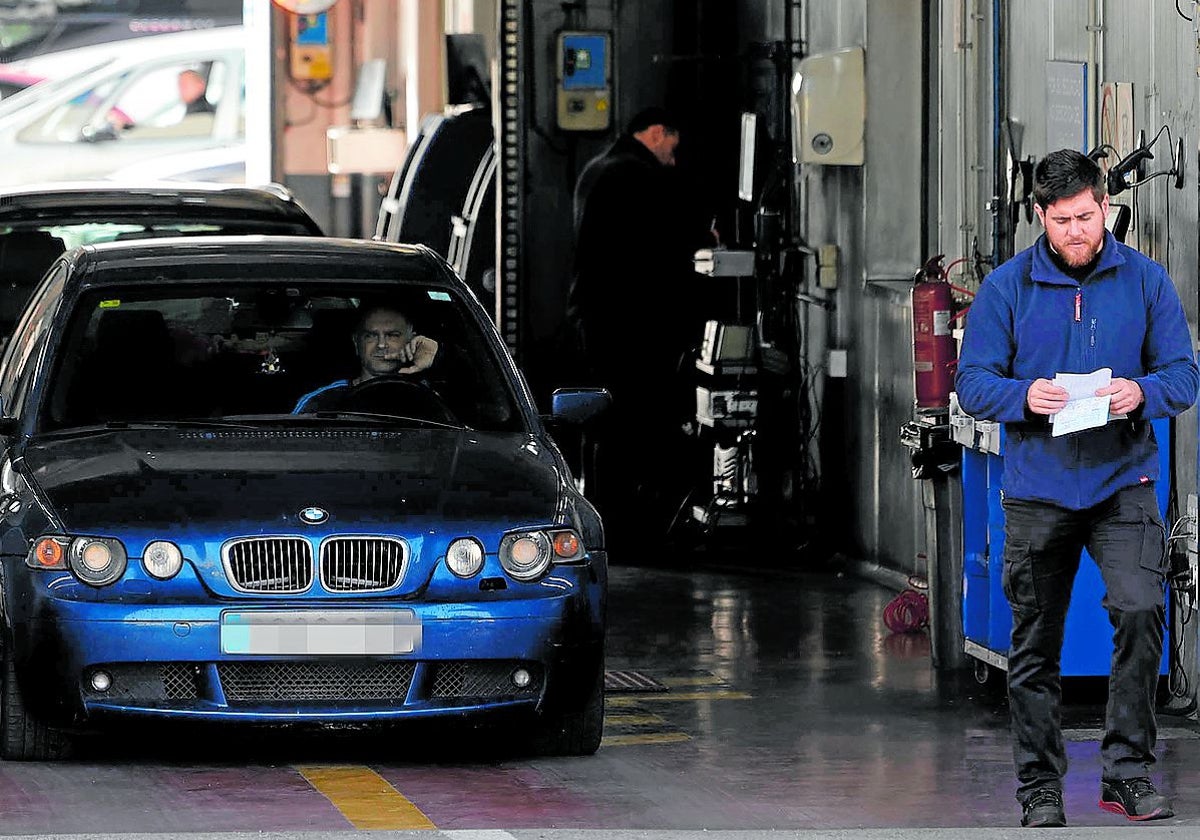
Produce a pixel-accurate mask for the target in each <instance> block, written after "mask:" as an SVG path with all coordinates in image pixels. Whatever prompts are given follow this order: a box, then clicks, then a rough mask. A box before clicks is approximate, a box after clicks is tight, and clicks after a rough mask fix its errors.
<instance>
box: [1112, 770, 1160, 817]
mask: <svg viewBox="0 0 1200 840" xmlns="http://www.w3.org/2000/svg"><path fill="white" fill-rule="evenodd" d="M1100 807H1101V808H1103V809H1104V810H1105V811H1112V812H1113V813H1114V814H1121V815H1122V816H1125V817H1129V819H1131V820H1139V821H1140V820H1165V819H1166V818H1167V817H1173V816H1175V812H1174V811H1173V810H1171V803H1170V801H1169V800H1168V799H1167V797H1165V796H1163V795H1162V794H1161V793H1159V792H1158V789H1157V788H1155V787H1154V783H1153V782H1151V781H1150V780H1149V779H1147V778H1146V777H1145V776H1142V777H1140V778H1137V779H1104V780H1102V781H1101V782H1100Z"/></svg>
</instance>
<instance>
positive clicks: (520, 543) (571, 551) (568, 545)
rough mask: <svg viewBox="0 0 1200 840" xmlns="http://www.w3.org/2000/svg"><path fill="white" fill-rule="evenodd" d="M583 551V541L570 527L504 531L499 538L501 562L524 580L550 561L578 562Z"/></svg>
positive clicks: (536, 574) (535, 575)
mask: <svg viewBox="0 0 1200 840" xmlns="http://www.w3.org/2000/svg"><path fill="white" fill-rule="evenodd" d="M583 553H584V552H583V541H582V540H580V539H579V534H578V533H576V532H575V531H574V530H573V529H571V528H555V529H553V530H547V531H523V532H519V533H514V534H505V535H504V538H503V539H502V540H500V565H501V566H503V567H504V570H505V571H506V572H508V573H509V575H511V576H512V577H514V578H516V579H517V580H521V581H529V580H535V579H537V578H539V577H541V576H542V575H544V574H545V573H546V571H547V570H548V569H549V568H550V564H551V563H574V562H578V561H580V560H582V559H583Z"/></svg>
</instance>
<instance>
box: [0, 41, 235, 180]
mask: <svg viewBox="0 0 1200 840" xmlns="http://www.w3.org/2000/svg"><path fill="white" fill-rule="evenodd" d="M244 42H245V37H244V31H243V28H242V27H241V26H227V27H218V28H213V29H204V30H197V31H193V32H179V33H170V34H166V35H154V36H146V37H142V38H138V39H136V40H135V41H127V42H125V43H123V44H122V45H121V48H120V49H119V50H116V51H115V52H114V51H112V50H111V49H110V51H109V52H108V54H107V55H101V54H100V53H99V52H96V53H92V55H94V56H96V61H95V63H92V62H90V61H89V62H87V64H88V65H89V66H88V67H87V69H84V70H81V71H79V72H76V73H74V74H72V75H68V76H65V77H63V78H60V79H54V80H48V81H45V82H41V83H39V84H35V85H33V86H31V87H29V88H27V89H25V90H23V91H20V92H19V93H16V94H14V95H12V96H10V97H7V98H5V99H4V100H2V101H0V156H2V157H3V160H4V166H3V167H0V188H2V187H5V186H15V185H21V184H28V183H33V182H44V181H63V180H80V179H84V180H87V179H101V178H107V177H109V176H111V175H112V174H113V173H115V172H119V171H122V170H126V171H127V170H128V168H129V167H139V166H145V167H152V166H153V165H154V162H155V161H156V160H158V159H160V158H163V157H178V156H182V155H186V154H192V153H197V154H199V153H205V152H208V153H211V154H213V155H219V156H220V157H221V158H222V159H223V160H230V159H237V158H239V157H240V158H241V159H242V160H244V158H245V142H246V141H245V84H244V77H245V45H244ZM83 49H87V50H94V49H95V48H92V47H88V48H83ZM60 57H61V56H60ZM184 70H194V71H196V72H199V73H200V74H201V75H202V76H204V77H205V79H206V80H207V83H208V86H207V90H206V98H207V100H208V103H209V104H210V105H211V106H212V107H211V109H206V111H205V112H203V113H188V109H187V108H186V106H185V105H184V103H183V102H182V101H181V100H180V95H179V85H178V78H179V74H180V73H181V72H182V71H184Z"/></svg>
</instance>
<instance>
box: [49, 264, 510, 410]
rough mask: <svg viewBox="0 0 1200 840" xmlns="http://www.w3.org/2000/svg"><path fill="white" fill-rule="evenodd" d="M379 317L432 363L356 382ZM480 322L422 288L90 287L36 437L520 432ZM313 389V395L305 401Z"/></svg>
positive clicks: (375, 339)
mask: <svg viewBox="0 0 1200 840" xmlns="http://www.w3.org/2000/svg"><path fill="white" fill-rule="evenodd" d="M381 295H382V296H381ZM379 310H386V311H388V312H392V313H403V318H405V319H407V322H408V324H409V325H411V329H412V333H413V334H415V335H418V336H421V337H422V342H425V343H424V347H425V348H426V349H436V352H435V353H432V354H431V358H432V364H430V365H429V366H428V367H427V368H425V369H423V370H420V371H419V372H414V371H407V370H406V369H405V368H406V367H409V366H410V365H399V366H398V367H399V370H394V369H392V370H380V369H378V368H372V369H371V370H370V372H369V375H364V371H365V370H366V369H367V367H369V365H368V364H364V362H363V361H362V356H363V355H366V356H368V357H370V356H372V355H382V354H383V351H382V350H380V349H378V348H377V347H376V344H377V343H382V342H385V341H386V340H387V339H388V338H391V339H394V338H395V336H394V335H393V334H392V333H391V332H388V333H386V335H385V334H384V333H382V332H380V329H381V327H379V326H378V323H377V322H376V321H371V320H369V318H370V314H371V313H372V312H375V311H379ZM364 319H367V320H366V322H365V323H364ZM486 324H487V322H486V319H483V318H481V317H478V315H477V313H474V312H472V311H471V310H470V309H469V304H468V303H467V301H466V300H464V299H463V298H461V297H460V296H459V295H458V294H457V293H456V292H452V291H447V290H444V289H442V288H438V287H431V286H425V285H411V286H408V285H406V286H402V287H389V290H388V291H387V292H386V293H381V292H380V290H379V287H378V286H375V287H364V286H362V285H361V284H360V285H358V286H355V285H353V284H351V283H345V284H339V283H330V284H317V285H314V284H312V283H306V284H298V285H291V286H285V285H280V284H278V283H259V284H251V285H244V286H243V285H239V286H237V287H232V286H229V285H220V286H216V285H210V286H208V287H205V286H204V285H198V286H195V287H192V286H190V285H189V286H187V287H180V286H177V285H171V286H167V287H160V288H158V289H147V288H146V287H145V286H141V287H135V288H125V289H122V288H105V289H104V290H103V291H91V292H87V293H85V294H84V295H82V296H81V298H80V299H79V302H78V303H77V304H76V305H75V307H74V312H73V314H72V315H71V317H70V318H69V320H68V323H67V325H66V328H65V332H64V334H63V336H62V338H61V343H60V346H59V348H58V350H57V351H56V352H55V353H53V354H52V358H51V360H50V364H51V368H50V369H51V375H50V377H49V380H48V382H47V385H46V386H45V388H44V389H43V396H42V398H41V402H40V409H39V412H38V418H37V422H36V427H37V431H39V432H55V431H58V432H62V431H64V430H79V429H89V428H95V427H97V426H99V427H105V426H111V425H113V424H117V425H123V424H141V423H156V424H164V423H165V424H176V423H179V424H188V423H194V424H196V425H199V426H204V425H211V424H212V423H214V422H230V423H237V424H239V425H242V424H250V425H254V424H260V423H272V424H277V423H287V424H313V423H317V424H353V425H407V426H417V427H425V428H428V427H449V428H464V427H465V428H470V429H480V430H485V431H518V430H521V429H523V428H524V425H523V424H524V419H523V416H522V414H521V412H520V411H518V409H517V403H516V396H515V390H514V388H513V386H512V381H511V377H510V375H509V374H508V373H507V372H506V370H505V368H504V367H503V366H502V355H501V354H502V351H501V350H500V349H499V348H498V345H497V343H496V341H495V338H494V336H493V337H492V339H491V340H489V336H488V335H487V333H485V330H490V326H488V325H486ZM386 329H389V330H390V329H391V327H386ZM404 338H405V339H407V338H408V335H407V333H406V334H405V335H404ZM428 342H435V343H436V344H430V343H428ZM393 346H394V343H393ZM406 346H407V345H406ZM360 348H365V349H363V350H362V352H361V353H360ZM388 352H390V353H392V354H395V353H396V352H397V351H396V350H394V349H393V350H389V351H388ZM371 364H375V362H374V361H373V362H371ZM357 380H362V381H361V383H359V382H357ZM314 392H320V393H321V394H322V396H321V398H320V399H319V400H311V399H310V400H308V404H307V405H305V404H303V402H304V398H305V397H306V396H309V395H312V394H313V393H314Z"/></svg>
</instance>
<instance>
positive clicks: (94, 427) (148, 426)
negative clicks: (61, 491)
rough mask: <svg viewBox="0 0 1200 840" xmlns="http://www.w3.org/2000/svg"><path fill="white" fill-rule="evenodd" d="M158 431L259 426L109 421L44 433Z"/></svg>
mask: <svg viewBox="0 0 1200 840" xmlns="http://www.w3.org/2000/svg"><path fill="white" fill-rule="evenodd" d="M156 429H240V430H243V431H246V430H249V431H254V430H256V429H258V427H257V426H251V425H249V424H247V423H231V422H228V421H224V420H109V421H107V422H105V423H92V424H89V425H87V426H71V427H68V428H63V429H53V430H51V431H49V432H43V433H42V436H46V437H50V436H53V437H76V436H80V437H82V436H85V435H99V434H104V433H105V432H120V431H153V430H156Z"/></svg>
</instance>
